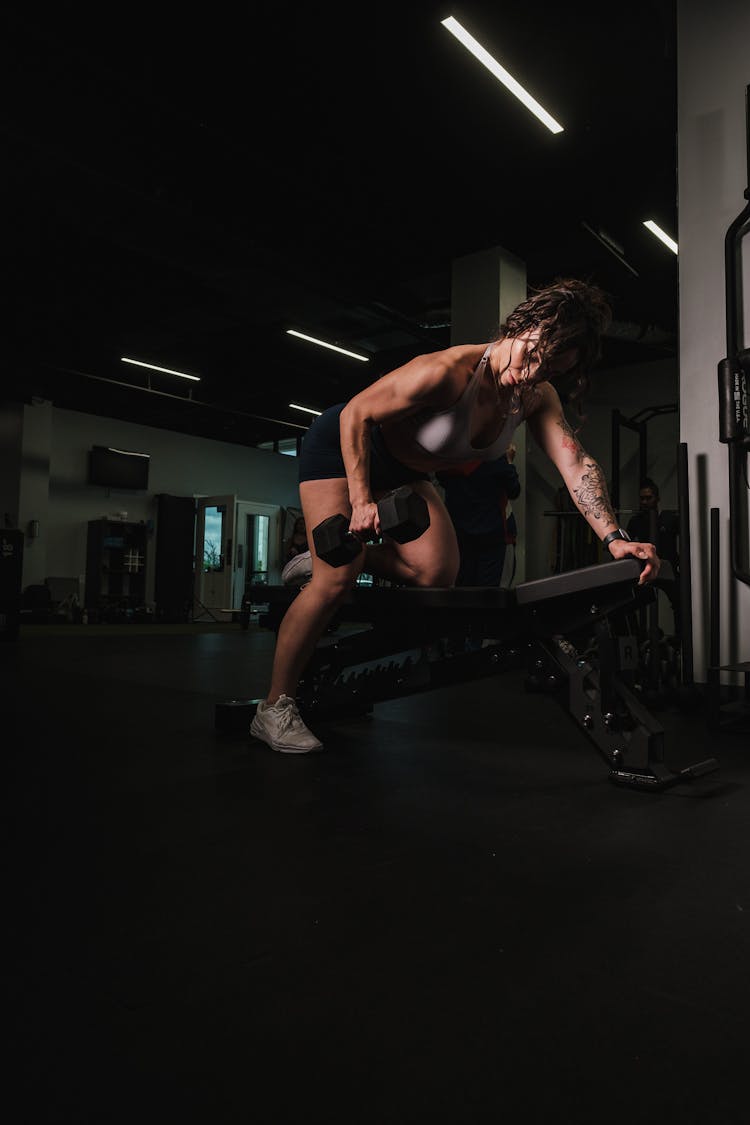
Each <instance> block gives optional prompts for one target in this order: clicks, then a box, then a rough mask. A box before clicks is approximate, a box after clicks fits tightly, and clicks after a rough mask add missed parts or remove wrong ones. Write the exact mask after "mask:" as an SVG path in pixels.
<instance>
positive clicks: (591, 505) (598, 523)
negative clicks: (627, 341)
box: [528, 383, 659, 585]
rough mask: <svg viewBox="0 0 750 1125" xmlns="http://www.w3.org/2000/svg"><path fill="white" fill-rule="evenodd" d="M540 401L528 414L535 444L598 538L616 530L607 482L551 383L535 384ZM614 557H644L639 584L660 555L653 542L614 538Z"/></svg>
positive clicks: (656, 566)
mask: <svg viewBox="0 0 750 1125" xmlns="http://www.w3.org/2000/svg"><path fill="white" fill-rule="evenodd" d="M538 393H539V395H540V403H539V405H538V407H536V409H534V411H533V413H531V414H530V415H529V417H528V426H529V429H530V430H531V433H532V435H533V437H534V439H535V441H536V442H537V444H538V445H539V446H540V447H541V448H542V449H543V450H544V452H545V453H546V454H547V456H548V457H549V458H550V460H551V461H552V462H553V464H554V465H555V466H556V468H557V469H558V471H559V473H560V475H561V476H562V478H563V481H564V482H565V487H566V488H567V490H568V492H569V493H570V496H571V498H572V500H573V503H574V504H575V505H576V507H577V508H578V511H579V512H580V513H581V515H582V516H583V518H584V519H585V520H586V522H587V523H588V524H589V526H590V527H591V529H592V531H593V532H594V534H595V535H596V536H597V538H598V539H600V540H602V541H603V540H604V539H606V537H607V536H608V535H610V534H611V533H612V532H619V531H620V527H619V525H618V523H617V519H616V517H615V513H614V511H613V509H612V502H611V500H610V498H609V493H608V491H607V482H606V481H605V479H604V473H603V472H602V469H601V466H600V465H598V464H597V462H596V461H595V460H594V458H593V457H591V456H590V455H589V454H588V453H587V452H586V450H585V449H584V448H583V446H582V445H581V443H580V442H579V440H578V438H577V437H576V435H575V434H574V433H573V430H572V429H571V427H570V424H569V423H568V420H567V419H566V417H565V413H564V411H563V408H562V403H561V402H560V397H559V395H558V393H557V391H556V390H555V389H554V387H553V386H552V385H551V384H550V383H543V384H541V385H540V386H539V387H538ZM607 548H608V550H609V553H610V555H611V556H612V558H613V559H624V558H625V557H626V556H627V555H634V556H635V558H637V559H641V560H643V561H645V563H646V565H645V566H644V568H643V571H642V572H641V577H640V579H639V584H640V585H642V584H643V583H644V582H651V581H653V580H654V578H656V576H657V574H658V573H659V557H658V555H657V554H656V548H655V547H654V545H653V544H652V543H631V542H630V541H628V540H626V539H622V538H614V539H612V540H610V542H609V543H608V544H607Z"/></svg>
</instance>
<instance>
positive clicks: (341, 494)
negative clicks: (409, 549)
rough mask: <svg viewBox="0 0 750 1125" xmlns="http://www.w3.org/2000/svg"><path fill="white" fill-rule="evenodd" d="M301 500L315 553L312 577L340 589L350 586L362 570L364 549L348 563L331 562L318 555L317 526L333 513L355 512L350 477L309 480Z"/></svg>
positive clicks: (346, 513) (308, 537) (308, 538)
mask: <svg viewBox="0 0 750 1125" xmlns="http://www.w3.org/2000/svg"><path fill="white" fill-rule="evenodd" d="M299 495H300V502H301V504H302V512H303V515H304V517H305V526H306V528H307V544H308V546H309V548H310V554H311V556H312V581H313V582H316V583H318V584H321V583H325V584H327V585H329V586H331V587H332V589H333V588H336V589H339V590H340V589H341V588H342V587H345V588H348V587H349V586H351V585H352V584H353V583H354V581H355V580H356V578H357V575H358V574H359V573H360V572H361V570H362V564H363V561H364V550H362V551H360V552H359V554H358V555H357V556H356V558H355V559H354V560H353V561H352V562H350V563H348V564H347V565H346V566H331V565H330V563H327V562H324V561H323V559H321V558H318V554H317V552H316V550H315V536H314V534H313V532H314V530H315V528H316V527H317V526H318V524H319V523H322V522H323V520H326V519H328V518H329V517H330V516H336V515H339V513H340V514H341V515H342V516H346V517H347V519H348V518H349V516H350V514H351V510H352V509H351V505H350V503H349V485H348V483H347V480H346V477H332V478H329V479H325V480H305V481H302V482H301V483H300V486H299Z"/></svg>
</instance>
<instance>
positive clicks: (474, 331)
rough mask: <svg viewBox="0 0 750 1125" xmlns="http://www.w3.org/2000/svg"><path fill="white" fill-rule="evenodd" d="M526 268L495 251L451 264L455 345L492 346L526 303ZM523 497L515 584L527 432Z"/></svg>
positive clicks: (521, 551) (522, 543)
mask: <svg viewBox="0 0 750 1125" xmlns="http://www.w3.org/2000/svg"><path fill="white" fill-rule="evenodd" d="M526 295H527V289H526V264H525V262H522V261H521V259H520V258H516V257H515V255H513V254H510V253H509V252H508V251H507V250H503V248H502V247H501V246H494V247H492V248H490V249H489V250H480V251H479V252H478V253H476V254H467V255H466V256H465V257H463V258H456V259H454V261H453V266H452V271H451V344H481V343H488V342H489V341H490V340H493V339H494V338H495V336H496V335H497V332H498V329H499V327H500V325H501V324H502V322H503V320H504V319H505V317H506V316H508V315H509V313H511V312H512V311H513V309H514V308H515V307H516V305H518V304H520V302H521V301H524V300H525V299H526ZM514 442H515V445H516V449H517V452H516V460H515V465H516V468H517V469H518V475H519V477H520V479H521V495H520V496H519V497H518V499H517V500H513V501H512V507H513V513H514V515H515V517H516V523H517V525H518V547H517V550H516V579H515V580H516V583H518V582H523V581H524V579H525V577H526V427H525V426H521V427H519V429H518V430H517V431H516V436H515V438H514Z"/></svg>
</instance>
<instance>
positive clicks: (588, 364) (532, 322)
mask: <svg viewBox="0 0 750 1125" xmlns="http://www.w3.org/2000/svg"><path fill="white" fill-rule="evenodd" d="M611 320H612V310H611V308H610V306H609V303H608V300H607V296H606V294H605V293H604V291H603V290H602V289H600V288H599V287H598V286H597V285H592V284H590V283H589V282H586V281H580V280H578V279H577V278H557V279H556V280H555V281H553V282H552V284H551V285H547V286H544V287H543V288H539V289H535V290H533V291H532V293H531V295H530V296H529V297H527V299H526V300H525V301H522V302H521V304H520V305H518V306H517V307H516V308H515V309H514V310H513V312H512V313H511V314H510V316H508V317H507V319H506V320H505V321H504V322H503V324H501V326H500V335H502V336H519V335H520V334H521V333H522V332H526V331H528V330H529V329H538V330H539V343H538V345H537V348H536V350H537V351H538V352H539V354H540V355H542V356H543V357H544V359H545V360H547V361H548V360H549V359H551V358H553V357H554V356H556V355H559V354H560V352H565V351H568V350H569V349H571V348H575V349H576V351H577V352H578V362H577V364H576V366H575V368H574V369H573V371H572V372H570V373H569V378H571V379H572V380H574V383H575V385H574V387H573V389H572V390H571V391H570V392H569V394H570V397H571V398H579V397H580V396H581V395H582V394H584V393H585V392H586V390H587V389H588V386H589V380H588V373H589V371H590V370H591V368H592V367H593V365H594V364H595V363H596V361H597V359H599V357H600V356H601V338H602V335H603V333H604V332H605V331H606V329H607V327H608V326H609V324H610V322H611Z"/></svg>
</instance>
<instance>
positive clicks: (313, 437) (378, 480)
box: [299, 402, 430, 492]
mask: <svg viewBox="0 0 750 1125" xmlns="http://www.w3.org/2000/svg"><path fill="white" fill-rule="evenodd" d="M345 406H346V403H345V402H339V403H338V404H337V405H336V406H329V408H328V410H324V411H323V413H322V414H321V415H320V416H319V417H318V418H316V419H315V421H314V422H313V424H312V426H311V427H310V429H309V430H308V431H307V433H306V434H305V437H304V438H303V441H302V452H301V453H300V456H299V480H300V484H301V483H302V481H304V480H330V479H332V478H335V477H346V469H345V468H344V459H343V457H342V456H341V438H340V436H339V417H340V415H341V411H342V410H343V409H344V407H345ZM429 479H430V478H429V474H428V473H419V472H417V471H416V469H410V468H408V467H407V466H406V465H403V464H402V463H401V462H400V461H397V460H396V458H395V457H392V456H391V454H390V453H389V452H388V450H387V449H386V446H385V442H384V441H383V434H382V432H381V430H380V426H373V427H372V429H371V430H370V487H371V488H372V490H373V492H381V491H384V492H390V491H391V490H392V489H394V488H398V487H399V485H401V484H410V483H411V481H414V480H429Z"/></svg>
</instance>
